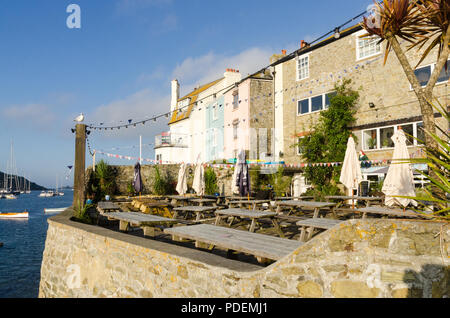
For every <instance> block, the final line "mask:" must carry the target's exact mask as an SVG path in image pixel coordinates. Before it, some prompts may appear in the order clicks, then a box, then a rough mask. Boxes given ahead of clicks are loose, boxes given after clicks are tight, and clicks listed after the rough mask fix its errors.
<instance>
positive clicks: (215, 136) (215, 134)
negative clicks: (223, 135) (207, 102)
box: [212, 128, 217, 148]
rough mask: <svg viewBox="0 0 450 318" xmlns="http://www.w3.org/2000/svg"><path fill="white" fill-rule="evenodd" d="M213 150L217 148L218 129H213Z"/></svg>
mask: <svg viewBox="0 0 450 318" xmlns="http://www.w3.org/2000/svg"><path fill="white" fill-rule="evenodd" d="M212 146H213V148H216V147H217V129H216V128H214V129H213V142H212Z"/></svg>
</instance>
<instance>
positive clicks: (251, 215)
mask: <svg viewBox="0 0 450 318" xmlns="http://www.w3.org/2000/svg"><path fill="white" fill-rule="evenodd" d="M215 214H216V222H215V225H220V223H221V220H222V219H223V218H225V217H231V221H230V223H229V224H228V226H229V227H231V225H232V224H233V222H234V219H235V218H241V219H244V218H247V219H250V220H251V224H250V227H249V231H250V232H254V231H255V227H256V223H257V222H258V221H259V220H260V219H263V218H269V219H271V221H272V224H273V226H274V227H275V229H276V230H277V232H278V234H279V235H280V237H284V235H283V232H282V231H281V229H280V226H279V224H278V222H277V220H276V218H275V217H276V215H277V214H276V213H274V212H265V211H255V210H245V209H226V210H218V211H216V212H215Z"/></svg>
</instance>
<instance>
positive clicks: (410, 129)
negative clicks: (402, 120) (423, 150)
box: [397, 124, 414, 146]
mask: <svg viewBox="0 0 450 318" xmlns="http://www.w3.org/2000/svg"><path fill="white" fill-rule="evenodd" d="M400 127H402V129H403V131H404V132H405V136H406V145H407V146H413V145H414V125H413V124H408V125H400V126H398V127H397V129H399V128H400Z"/></svg>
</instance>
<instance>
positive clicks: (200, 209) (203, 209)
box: [173, 206, 217, 222]
mask: <svg viewBox="0 0 450 318" xmlns="http://www.w3.org/2000/svg"><path fill="white" fill-rule="evenodd" d="M216 209H217V207H214V206H181V207H178V208H174V209H173V212H174V213H173V218H174V219H176V218H177V217H178V215H179V212H187V213H189V212H191V213H195V214H196V217H195V221H196V222H198V221H200V219H201V216H202V215H203V214H204V213H209V212H214V211H215V210H216Z"/></svg>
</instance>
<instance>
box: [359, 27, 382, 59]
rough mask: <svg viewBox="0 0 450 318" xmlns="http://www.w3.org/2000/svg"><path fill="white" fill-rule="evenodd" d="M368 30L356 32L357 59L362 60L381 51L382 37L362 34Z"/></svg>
mask: <svg viewBox="0 0 450 318" xmlns="http://www.w3.org/2000/svg"><path fill="white" fill-rule="evenodd" d="M365 33H366V32H365V31H363V32H359V33H357V34H356V59H357V60H362V59H365V58H368V57H371V56H374V55H378V54H380V53H381V44H380V43H379V41H380V38H379V37H377V36H371V37H363V38H360V37H359V36H360V35H363V34H365Z"/></svg>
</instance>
